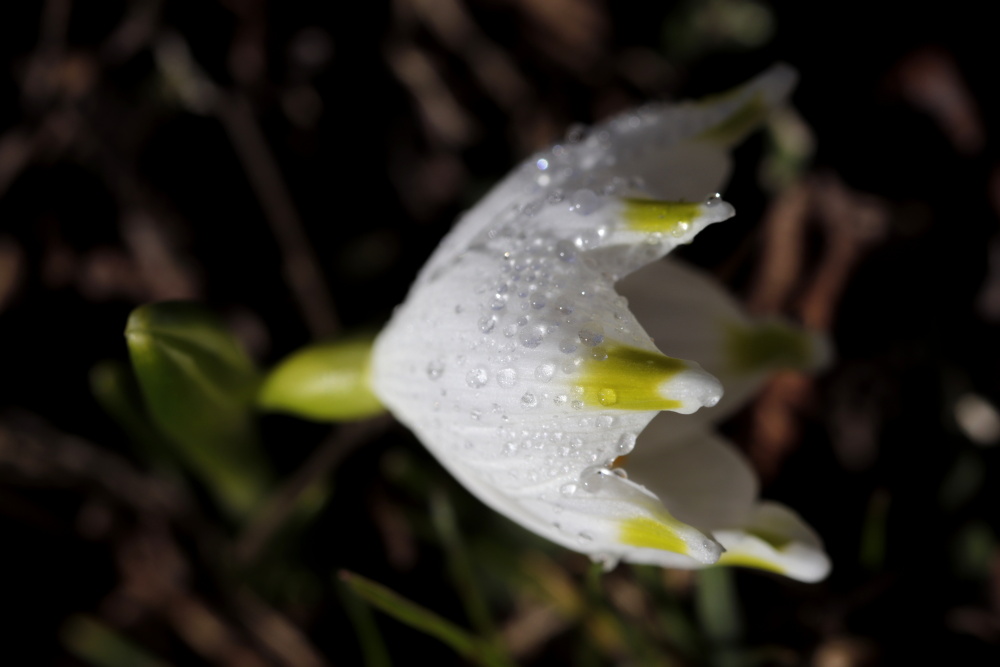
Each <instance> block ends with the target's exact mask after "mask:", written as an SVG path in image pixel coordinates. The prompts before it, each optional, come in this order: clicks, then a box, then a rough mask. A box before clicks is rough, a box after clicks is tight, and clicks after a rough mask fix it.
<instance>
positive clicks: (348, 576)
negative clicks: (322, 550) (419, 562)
mask: <svg viewBox="0 0 1000 667" xmlns="http://www.w3.org/2000/svg"><path fill="white" fill-rule="evenodd" d="M340 580H341V581H343V582H344V583H345V584H346V585H347V587H348V588H349V589H350V590H351V591H352V592H354V593H355V594H356V595H358V596H359V597H361V598H362V599H363V600H365V601H366V602H368V604H370V605H372V606H374V607H377V608H378V609H380V610H382V611H383V612H385V613H386V614H389V615H390V616H392V617H393V618H395V619H396V620H397V621H400V622H402V623H405V624H407V625H409V626H410V627H412V628H414V629H416V630H419V631H421V632H425V633H427V634H428V635H431V636H432V637H435V638H436V639H439V640H440V641H442V642H444V643H445V644H447V645H448V646H449V647H451V648H452V649H453V650H454V651H455V652H456V653H458V654H459V655H461V656H462V657H463V658H465V659H466V660H469V661H471V662H474V663H476V664H479V665H489V666H491V667H492V666H498V665H507V664H509V663H507V662H506V660H504V659H503V658H502V657H500V656H498V655H496V654H495V653H494V651H493V648H492V647H491V646H490V645H489V644H488V643H487V642H484V641H481V640H480V639H478V638H477V637H474V636H473V635H471V634H469V633H468V632H467V631H465V630H463V629H462V628H460V627H458V626H457V625H455V624H454V623H452V622H450V621H447V620H445V619H443V618H441V617H440V616H438V615H437V614H435V613H434V612H432V611H431V610H430V609H427V608H426V607H421V606H420V605H418V604H416V603H415V602H411V601H410V600H407V599H406V598H404V597H403V596H401V595H399V594H398V593H396V592H395V591H392V590H390V589H388V588H386V587H385V586H383V585H381V584H377V583H375V582H374V581H371V580H370V579H366V578H364V577H362V576H361V575H358V574H354V573H353V572H348V571H346V570H341V572H340Z"/></svg>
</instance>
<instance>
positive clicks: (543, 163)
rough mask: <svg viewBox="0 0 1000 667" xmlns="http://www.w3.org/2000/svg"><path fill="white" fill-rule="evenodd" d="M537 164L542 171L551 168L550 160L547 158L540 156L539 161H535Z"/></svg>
mask: <svg viewBox="0 0 1000 667" xmlns="http://www.w3.org/2000/svg"><path fill="white" fill-rule="evenodd" d="M535 166H536V167H538V169H539V170H540V171H545V170H546V169H548V168H549V161H548V160H546V159H545V158H539V159H538V161H537V162H535Z"/></svg>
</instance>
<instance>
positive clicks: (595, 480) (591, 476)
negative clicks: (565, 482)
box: [580, 466, 608, 493]
mask: <svg viewBox="0 0 1000 667" xmlns="http://www.w3.org/2000/svg"><path fill="white" fill-rule="evenodd" d="M607 474H608V471H607V469H606V468H600V467H597V466H593V467H590V468H587V469H586V470H584V471H583V472H582V473H580V486H582V487H583V490H584V491H586V492H587V493H597V492H598V491H600V490H601V488H602V487H603V486H604V480H605V479H606V478H605V475H607Z"/></svg>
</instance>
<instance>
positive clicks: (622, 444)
mask: <svg viewBox="0 0 1000 667" xmlns="http://www.w3.org/2000/svg"><path fill="white" fill-rule="evenodd" d="M633 449H635V434H634V433H622V434H621V437H620V438H618V442H617V443H616V444H615V453H616V454H618V456H625V455H626V454H628V453H629V452H631V451H632V450H633Z"/></svg>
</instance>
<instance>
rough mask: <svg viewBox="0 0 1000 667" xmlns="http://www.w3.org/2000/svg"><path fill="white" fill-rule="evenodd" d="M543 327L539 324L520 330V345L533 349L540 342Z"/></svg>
mask: <svg viewBox="0 0 1000 667" xmlns="http://www.w3.org/2000/svg"><path fill="white" fill-rule="evenodd" d="M544 334H545V329H544V328H543V327H541V326H537V325H536V326H533V327H528V328H527V329H525V330H524V331H522V332H521V337H520V338H521V345H523V346H525V347H526V348H528V349H534V348H536V347H538V346H539V345H541V344H542V338H543V337H544Z"/></svg>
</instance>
